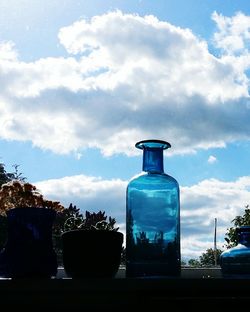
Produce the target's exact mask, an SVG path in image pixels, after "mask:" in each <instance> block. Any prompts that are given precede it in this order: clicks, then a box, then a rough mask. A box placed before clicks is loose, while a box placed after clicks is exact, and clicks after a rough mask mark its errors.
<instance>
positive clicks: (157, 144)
mask: <svg viewBox="0 0 250 312" xmlns="http://www.w3.org/2000/svg"><path fill="white" fill-rule="evenodd" d="M135 147H136V148H139V149H144V148H162V149H167V148H170V147H171V144H170V143H168V142H167V141H163V140H155V139H151V140H142V141H139V142H137V143H136V144H135Z"/></svg>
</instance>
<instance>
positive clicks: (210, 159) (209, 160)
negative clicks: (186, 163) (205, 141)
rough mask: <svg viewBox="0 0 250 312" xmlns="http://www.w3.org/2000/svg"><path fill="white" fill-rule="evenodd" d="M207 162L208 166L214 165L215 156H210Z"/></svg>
mask: <svg viewBox="0 0 250 312" xmlns="http://www.w3.org/2000/svg"><path fill="white" fill-rule="evenodd" d="M207 162H208V163H209V164H214V163H215V162H217V158H216V157H215V156H213V155H210V156H209V157H208V160H207Z"/></svg>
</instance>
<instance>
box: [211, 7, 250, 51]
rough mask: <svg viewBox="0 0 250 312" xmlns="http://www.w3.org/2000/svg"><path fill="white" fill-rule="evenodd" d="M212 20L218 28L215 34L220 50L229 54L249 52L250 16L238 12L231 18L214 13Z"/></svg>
mask: <svg viewBox="0 0 250 312" xmlns="http://www.w3.org/2000/svg"><path fill="white" fill-rule="evenodd" d="M212 19H213V20H214V21H215V22H216V25H217V27H218V32H216V33H215V34H214V42H215V45H216V46H217V47H218V48H219V49H223V51H224V52H226V53H227V54H235V53H236V54H237V53H240V52H247V53H248V52H249V50H248V47H249V42H250V28H249V27H250V16H246V15H245V14H243V13H242V12H238V13H236V14H235V15H234V16H233V17H231V18H230V17H226V16H223V15H222V14H218V13H217V12H214V13H213V14H212Z"/></svg>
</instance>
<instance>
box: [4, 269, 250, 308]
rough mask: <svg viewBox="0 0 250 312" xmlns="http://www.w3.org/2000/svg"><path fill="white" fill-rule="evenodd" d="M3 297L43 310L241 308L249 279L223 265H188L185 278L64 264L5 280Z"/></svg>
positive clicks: (249, 299) (248, 299)
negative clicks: (82, 274)
mask: <svg viewBox="0 0 250 312" xmlns="http://www.w3.org/2000/svg"><path fill="white" fill-rule="evenodd" d="M0 302H1V305H3V306H5V305H7V306H8V307H10V308H11V307H13V308H14V307H15V308H19V307H20V305H21V306H24V307H28V308H29V307H31V308H32V307H33V308H34V307H36V306H37V305H39V308H41V309H44V311H45V310H46V309H47V308H48V307H54V308H56V309H58V311H59V309H60V310H61V309H68V311H72V309H80V308H86V310H85V311H89V310H92V309H101V310H103V308H107V310H109V311H110V309H114V311H118V312H119V311H121V308H123V307H126V309H127V311H129V309H130V308H131V309H132V308H133V307H135V305H136V307H140V308H145V309H146V308H158V307H159V308H160V307H161V306H162V305H165V306H166V307H167V306H169V305H170V306H171V305H172V304H173V305H174V306H175V307H177V306H178V305H183V306H184V307H186V308H189V307H192V311H196V310H195V309H196V308H197V311H201V310H202V309H204V307H205V308H206V307H213V306H214V305H216V307H217V308H218V307H220V306H221V307H223V308H224V307H225V305H228V306H229V308H232V307H235V308H236V307H237V306H238V305H239V304H242V303H244V304H245V303H250V278H249V279H246V278H245V277H244V276H243V277H237V278H223V277H222V275H221V272H220V269H219V268H197V269H195V268H194V269H191V268H183V269H182V274H181V277H180V278H125V269H124V268H121V269H120V270H119V272H118V273H117V275H116V277H115V278H110V279H108V278H105V279H104V278H101V279H70V278H67V277H65V276H64V275H63V271H62V270H61V269H60V268H59V274H58V276H57V278H56V279H49V280H36V279H30V280H23V279H19V280H1V281H0ZM201 304H202V307H203V308H202V309H201V306H200V305H201ZM88 309H89V310H88ZM132 310H133V309H132ZM146 310H147V309H146ZM164 310H165V309H164Z"/></svg>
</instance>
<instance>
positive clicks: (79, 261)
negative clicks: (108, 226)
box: [62, 230, 123, 278]
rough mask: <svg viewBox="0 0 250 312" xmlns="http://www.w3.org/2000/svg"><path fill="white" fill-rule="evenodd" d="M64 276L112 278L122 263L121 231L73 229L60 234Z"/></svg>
mask: <svg viewBox="0 0 250 312" xmlns="http://www.w3.org/2000/svg"><path fill="white" fill-rule="evenodd" d="M62 243H63V265H64V270H65V272H66V274H67V276H69V277H72V278H77V277H114V276H115V275H116V273H117V271H118V269H119V265H120V262H121V253H122V244H123V234H122V233H121V232H116V231H102V230H96V231H95V230H93V231H91V230H72V231H68V232H65V233H63V234H62Z"/></svg>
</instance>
